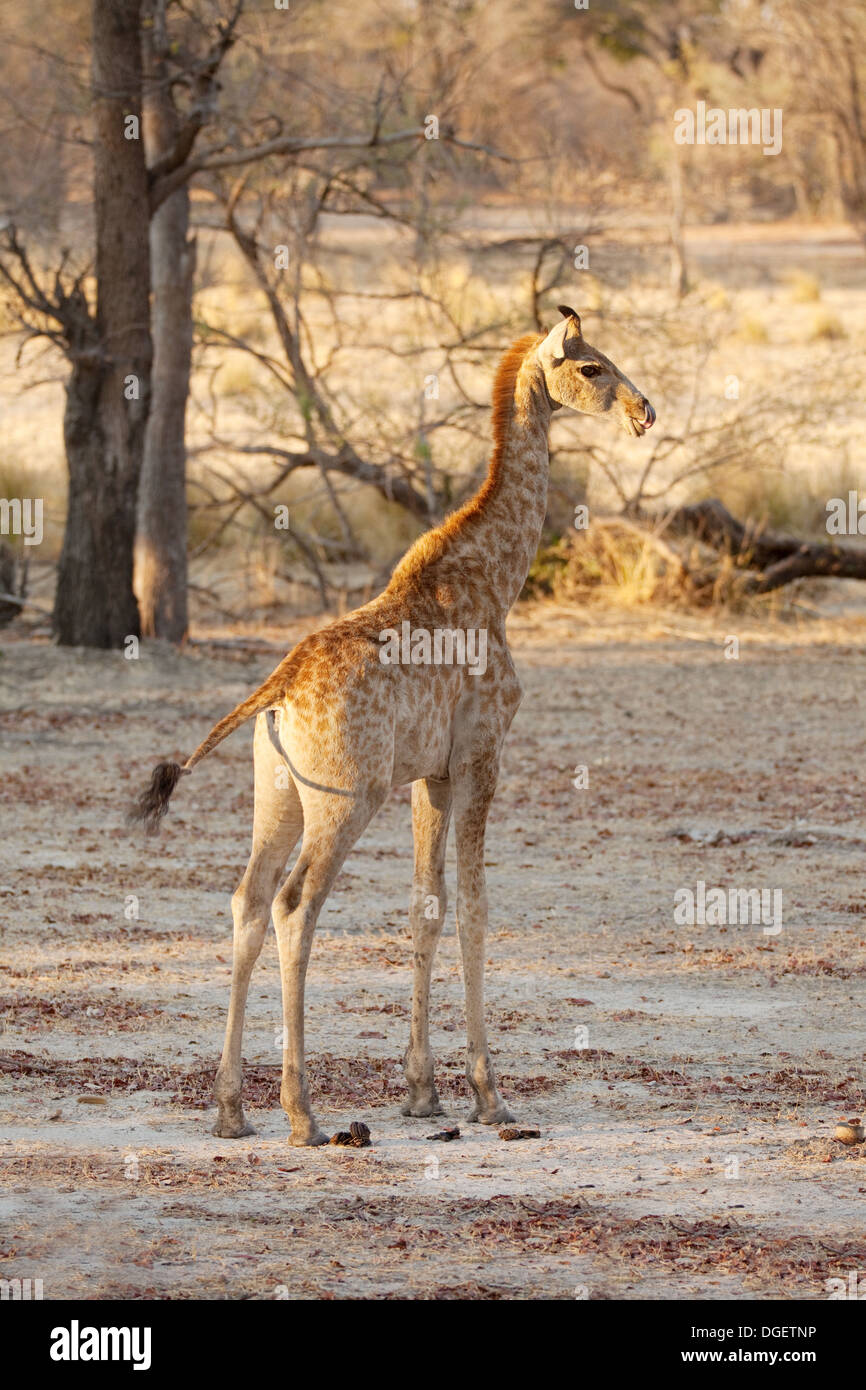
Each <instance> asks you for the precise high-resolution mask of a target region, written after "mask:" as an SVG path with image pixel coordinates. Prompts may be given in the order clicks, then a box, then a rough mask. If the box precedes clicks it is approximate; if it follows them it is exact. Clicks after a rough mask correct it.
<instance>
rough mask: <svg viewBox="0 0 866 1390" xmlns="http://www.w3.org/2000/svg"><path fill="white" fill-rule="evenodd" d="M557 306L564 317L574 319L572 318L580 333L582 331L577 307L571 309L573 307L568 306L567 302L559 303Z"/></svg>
mask: <svg viewBox="0 0 866 1390" xmlns="http://www.w3.org/2000/svg"><path fill="white" fill-rule="evenodd" d="M556 307H557V309H558V310H559V312H560V313H561V314H562V317H563V318H564V319H572V320H573V321H574V325H575V327H576V328H577V331H578V333H579V332H580V315H579V314H578V312H577V310H576V309H571V308H569V306H568V305H567V304H557V306H556Z"/></svg>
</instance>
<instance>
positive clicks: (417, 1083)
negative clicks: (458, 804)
mask: <svg viewBox="0 0 866 1390" xmlns="http://www.w3.org/2000/svg"><path fill="white" fill-rule="evenodd" d="M450 818H451V785H450V783H449V782H447V781H438V780H433V779H425V780H423V781H418V782H413V784H412V832H413V835H414V840H415V874H414V881H413V884H412V901H411V904H410V908H409V918H410V922H411V926H412V945H413V979H412V1022H411V1025H410V1031H409V1046H408V1048H407V1049H406V1053H405V1055H404V1057H403V1071H404V1074H405V1076H406V1083H407V1085H408V1088H409V1098H408V1100H407V1102H406V1104H405V1105H404V1106H403V1107H402V1113H403V1114H404V1115H423V1116H426V1115H441V1114H442V1113H443V1111H442V1105H441V1102H440V1100H439V1094H438V1092H437V1090H436V1083H435V1081H434V1079H433V1053H432V1051H431V1050H430V1032H429V1027H430V1023H429V1016H430V977H431V975H432V973H433V959H434V957H435V955H436V947H437V945H438V944H439V937H440V936H441V934H442V926H443V923H444V921H445V907H446V897H445V843H446V840H447V838H448V824H449V821H450Z"/></svg>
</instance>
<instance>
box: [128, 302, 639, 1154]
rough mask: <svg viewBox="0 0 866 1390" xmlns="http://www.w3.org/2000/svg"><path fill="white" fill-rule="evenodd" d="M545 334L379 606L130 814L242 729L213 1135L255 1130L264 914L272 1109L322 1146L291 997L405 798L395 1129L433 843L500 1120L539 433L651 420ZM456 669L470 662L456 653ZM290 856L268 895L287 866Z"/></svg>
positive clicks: (499, 394)
mask: <svg viewBox="0 0 866 1390" xmlns="http://www.w3.org/2000/svg"><path fill="white" fill-rule="evenodd" d="M560 313H561V314H562V315H563V318H562V320H561V321H560V322H559V323H557V325H556V327H555V328H554V329H552V331H551V332H550V333H548V334H547V336H546V337H543V336H542V335H540V334H530V335H529V336H527V337H524V338H520V339H519V340H518V341H517V342H515V343H514V344H513V345H512V346H511V347H510V348H509V350H508V351H507V352H506V354H505V356H504V357H503V358H502V361H501V362H500V364H499V369H498V371H497V374H496V381H495V384H494V387H493V441H494V448H493V454H492V458H491V461H490V467H489V470H488V473H487V477H486V480H485V482H484V483H483V485H482V487H481V488H480V490H479V491H478V493H477V494H476V495H475V496H474V497H473V498H472V499H471V500H470V501H469V502H467V503H466V504H465V505H464V506H462V507H461V508H460V509H459V510H458V511H456V512H454V513H453V514H452V515H451V516H449V517H448V518H447V520H446V521H444V522H443V523H442V525H441V526H437V527H436V528H435V529H434V530H432V531H429V532H427V534H426V535H424V536H421V537H420V539H419V540H417V541H416V542H415V544H414V545H413V546H412V547H411V549H410V550H409V551H408V553H407V554H406V555H405V556H404V557H403V559H402V560H401V561H400V563H399V565H398V566H397V568H396V569H395V571H394V574H393V576H392V578H391V582H390V583H389V585H388V587H387V588H386V589H385V591H384V593H382V594H380V595H379V597H378V598H375V599H373V601H372V602H371V603H368V604H365V606H364V607H363V608H359V609H357V610H356V611H355V612H354V613H350V614H349V615H348V616H347V617H343V618H339V619H338V620H337V621H336V622H333V623H331V624H330V626H328V627H325V628H323V629H322V630H321V631H320V632H316V633H314V634H313V635H312V636H310V637H305V638H304V640H303V641H302V642H299V643H298V645H297V646H296V647H295V648H294V650H293V651H291V652H290V653H289V655H288V656H287V657H286V658H285V659H284V660H283V661H282V662H281V663H280V665H279V666H278V667H277V668H276V670H275V671H274V672H273V674H272V675H271V676H269V677H268V679H267V680H266V681H265V683H264V684H263V685H262V686H260V688H259V689H258V690H257V691H255V693H254V694H253V695H251V696H250V697H249V699H247V700H245V701H244V702H243V703H242V704H240V705H238V707H237V708H236V709H235V710H233V711H232V713H231V714H229V715H227V716H226V718H225V719H222V720H220V722H219V723H218V724H217V725H215V727H214V728H213V729H212V730H211V732H210V733H209V734H208V736H207V738H206V739H205V740H204V742H203V743H202V744H200V745H199V747H198V748H197V749H196V750H195V752H194V753H193V754H192V756H191V757H190V758H187V760H186V762H185V763H183V765H180V764H178V763H174V762H163V763H159V764H158V765H157V767H156V768H155V769H154V772H153V777H152V779H151V783H150V786H149V787H148V788H147V790H146V791H145V792H144V793H143V795H142V796H141V799H140V801H139V802H138V804H137V807H136V810H135V813H134V814H135V815H137V817H138V818H139V819H140V820H142V821H143V822H144V823H145V824H146V825H147V826H148V827H150V828H155V827H156V826H157V825H158V823H159V821H160V819H161V817H162V816H163V815H164V814H165V812H166V810H167V807H168V802H169V797H170V796H171V794H172V792H173V790H174V788H175V785H176V784H177V781H178V779H179V778H180V777H181V776H182V775H184V774H186V773H189V772H191V771H192V769H193V768H194V767H195V765H196V763H197V762H199V761H200V759H201V758H203V757H205V755H206V754H208V753H210V751H211V750H212V749H213V748H215V747H216V745H217V744H218V743H220V742H221V741H222V740H223V739H224V738H226V737H227V735H228V734H230V733H231V732H232V730H234V729H236V728H237V727H238V726H239V725H240V724H242V723H243V722H244V721H245V720H247V719H250V718H251V717H252V716H253V715H257V716H258V718H257V720H256V726H255V739H254V759H255V812H254V817H253V844H252V852H251V854H250V860H249V863H248V865H247V868H246V872H245V873H244V876H243V878H242V879H241V882H240V885H239V887H238V889H237V891H236V892H235V894H234V897H233V898H232V912H233V916H234V960H233V968H232V984H231V999H230V1002H229V1012H228V1023H227V1027H226V1037H225V1046H224V1047H223V1053H222V1059H221V1061H220V1065H219V1069H218V1071H217V1075H216V1084H215V1097H216V1101H217V1105H218V1107H219V1118H218V1121H217V1124H216V1127H215V1129H214V1133H215V1134H218V1135H220V1136H221V1137H222V1138H225V1139H229V1138H237V1137H240V1136H241V1135H245V1134H252V1133H253V1132H254V1131H253V1130H252V1128H251V1127H250V1126H249V1125H248V1124H247V1122H246V1119H245V1117H244V1112H243V1106H242V1104H241V1038H242V1032H243V1022H244V1007H245V1004H246V998H247V990H248V987H249V982H250V975H251V973H252V969H253V966H254V964H255V962H256V960H257V958H258V955H259V952H260V951H261V948H262V942H263V940H264V935H265V931H266V929H267V925H268V921H269V918H270V917H271V915H273V921H274V927H275V929H276V935H277V946H278V949H279V957H280V975H281V980H282V994H283V1022H284V1030H283V1046H284V1051H283V1074H282V1086H281V1089H280V1102H281V1104H282V1106H283V1109H284V1110H285V1111H286V1113H287V1115H288V1117H289V1120H290V1122H291V1143H292V1144H298V1145H300V1144H324V1143H326V1142H327V1136H326V1135H325V1134H324V1133H323V1132H322V1130H321V1129H320V1128H319V1126H318V1124H317V1123H316V1121H315V1119H314V1117H313V1112H312V1109H311V1106H310V1092H309V1087H308V1084H307V1075H306V1068H305V1063H304V984H305V979H306V973H307V962H308V960H309V956H310V948H311V945H312V940H313V933H314V931H315V928H316V921H317V918H318V916H319V913H320V911H321V909H322V905H323V903H324V901H325V899H326V898H327V896H328V893H329V892H330V889H331V887H332V885H333V883H334V880H335V879H336V877H337V875H338V873H339V872H340V868H341V865H342V864H343V861H344V859H345V858H346V855H347V854H348V853H349V851H350V850H351V848H352V846H353V845H354V843H355V841H356V840H357V839H358V837H359V835H361V834H362V832H363V831H364V829H365V827H366V826H367V825H368V824H369V822H370V820H371V818H372V817H373V816H374V815H375V814H376V812H377V811H378V810H379V808H380V806H381V805H382V803H383V802H384V801H385V798H386V797H387V795H388V793H389V791H390V789H391V788H392V787H399V786H402V785H403V784H404V783H407V782H411V783H412V828H413V834H414V844H415V868H414V881H413V887H412V899H411V906H410V922H411V928H412V940H413V964H414V981H413V989H412V1021H411V1026H410V1035H409V1046H408V1049H407V1051H406V1054H405V1057H404V1059H403V1066H404V1071H405V1075H406V1081H407V1084H408V1092H409V1094H408V1101H407V1103H406V1105H405V1106H404V1107H403V1114H404V1115H436V1114H441V1113H442V1107H441V1105H440V1103H439V1096H438V1094H437V1091H436V1085H435V1082H434V1079H433V1054H432V1052H431V1050H430V1041H429V1036H428V1004H429V993H430V977H431V974H432V969H433V957H434V954H435V951H436V946H437V944H438V941H439V936H440V933H441V931H442V924H443V921H444V918H445V901H446V899H445V882H444V862H445V841H446V838H447V835H448V826H449V823H450V820H451V817H452V814H453V816H454V821H455V828H456V836H457V932H458V937H459V941H460V950H461V953H462V959H463V978H464V986H465V991H466V1032H467V1048H466V1077H467V1080H468V1082H469V1086H470V1088H471V1090H472V1092H473V1095H474V1101H475V1103H474V1107H473V1109H472V1113H471V1115H470V1116H469V1118H470V1119H471V1120H478V1121H480V1122H481V1123H482V1124H487V1125H490V1124H499V1123H500V1122H502V1121H507V1120H510V1119H512V1118H513V1117H512V1116H511V1114H510V1113H509V1111H508V1109H507V1107H506V1105H505V1104H504V1102H503V1100H502V1097H501V1096H500V1094H499V1091H498V1089H497V1085H496V1076H495V1074H494V1070H493V1064H492V1062H491V1059H490V1053H489V1051H488V1047H487V1032H486V1027H485V1017H484V937H485V932H486V929H487V889H486V885H485V874H484V834H485V827H486V823H487V815H488V812H489V810H490V803H491V801H492V799H493V794H494V790H495V787H496V780H497V775H498V771H499V759H500V753H501V750H502V743H503V740H504V738H505V735H506V733H507V731H508V727H509V725H510V724H511V721H512V719H513V718H514V714H515V711H516V709H517V707H518V705H519V704H520V699H521V693H522V692H521V686H520V681H519V680H518V677H517V673H516V671H515V669H514V663H513V662H512V659H511V655H510V653H509V650H508V644H507V642H506V640H505V619H506V616H507V614H508V611H509V609H510V608H511V606H512V604H513V603H514V601H515V599H516V598H517V596H518V594H519V593H520V590H521V588H522V587H523V583H524V581H525V579H526V576H527V574H528V572H529V566H530V564H531V562H532V559H533V556H534V555H535V552H536V549H537V547H538V543H539V540H540V537H541V529H542V526H543V523H544V516H545V510H546V506H547V484H548V448H547V437H548V430H549V427H550V418H551V414H552V412H553V411H554V410H559V409H560V407H561V406H567V407H569V408H570V409H572V410H576V411H579V412H581V413H582V414H584V415H610V416H612V417H613V418H615V419H617V420H619V422H620V424H621V425H622V426H623V428H624V429H625V430H626V432H627V433H628V434H630V435H632V436H633V437H634V438H636V439H638V438H640V436H641V435H642V434H643V433H644V432H645V431H646V430H648V429H649V428H650V426H651V425H652V424H653V421H654V420H655V411H654V410H653V408H652V406H651V405H650V403H649V401H648V400H647V399H646V397H645V396H643V395H641V393H640V391H638V389H637V388H636V387H635V386H633V385H632V383H631V382H630V381H629V380H628V378H627V377H626V376H624V375H623V373H622V372H621V371H620V370H619V368H618V367H616V366H615V365H614V363H613V362H611V361H610V359H609V358H608V357H605V356H604V354H603V353H602V352H599V351H598V349H597V348H594V347H591V346H590V344H589V343H587V342H586V341H585V340H584V338H583V335H582V333H581V327H580V319H579V318H578V316H577V314H576V313H575V312H574V310H573V309H569V308H567V307H563V306H560ZM470 652H471V653H472V654H473V655H472V658H471V659H469V653H470ZM302 836H303V839H302V843H301V849H300V853H299V855H298V858H297V860H296V862H295V866H294V868H293V869H292V871H291V873H290V874H289V876H288V878H287V879H286V880H285V882H284V883H283V884H282V887H280V881H281V879H282V877H283V874H284V871H285V867H286V863H287V861H288V858H289V855H290V854H291V852H292V850H293V848H294V846H295V845H296V843H297V841H298V840H299V839H301V837H302Z"/></svg>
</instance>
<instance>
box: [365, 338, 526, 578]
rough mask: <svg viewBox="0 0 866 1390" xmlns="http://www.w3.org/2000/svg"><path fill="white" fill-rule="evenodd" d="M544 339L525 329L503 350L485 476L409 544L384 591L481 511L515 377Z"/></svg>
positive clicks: (492, 484) (493, 483) (496, 468)
mask: <svg viewBox="0 0 866 1390" xmlns="http://www.w3.org/2000/svg"><path fill="white" fill-rule="evenodd" d="M543 341H544V337H543V334H541V333H524V335H523V337H522V338H518V339H516V341H515V342H513V343H512V344H511V346H510V347H509V348H508V349H507V350H506V351H505V352H504V353H503V355H502V357H501V358H500V361H499V366H498V367H497V369H496V376H495V377H494V380H493V392H492V408H491V430H492V434H493V452H492V454H491V456H490V463H489V465H488V469H487V476H486V478H485V479H484V482H483V483H482V485H481V487H480V489H479V490H478V492H476V493H475V495H474V496H473V497H470V498H469V500H468V501H467V502H464V503H463V506H462V507H458V509H457V511H456V512H452V513H451V515H450V516H447V517H446V518H445V520H444V521H443V522H442V524H441V525H440V526H437V527H436V528H435V529H434V530H432V531H427V532H425V534H424V535H423V536H419V538H418V540H417V541H416V542H415V544H414V545H412V546H410V548H409V550H407V552H406V554H405V555H404V556H403V558H402V560H401V561H400V562H399V564H398V565H397V566H396V568H395V569H394V572H393V574H392V576H391V582H390V584H389V585H388V589H387V590H386V592H388V591H390V592H394V590H395V589H396V588H397V587H398V586H400V585H401V584H402V583H404V582H405V580H406V579H407V578H408V576H409V575H410V574H412V572H413V571H414V570H416V569H417V568H418V567H419V566H421V565H429V564H430V563H431V562H432V561H433V560H435V559H438V558H439V557H440V556H441V555H442V554H443V553H444V551H445V549H446V546H447V542H448V541H449V540H450V539H451V538H452V537H453V536H455V535H456V534H457V532H459V531H461V530H462V529H463V527H464V526H465V525H466V524H467V522H469V523H471V521H472V518H473V517H475V516H477V515H478V514H479V513H480V512H481V510H482V509H483V507H484V504H485V503H486V502H487V501H488V500H489V499H490V497H491V495H492V494H493V492H494V491H495V490H496V487H497V486H498V483H499V477H500V474H501V471H502V455H503V453H504V450H505V443H506V440H507V438H508V426H509V425H510V423H511V417H512V414H513V412H514V388H515V386H516V384H517V377H518V374H519V372H520V368H521V367H522V366H523V363H524V361H525V359H526V356H527V354H528V353H529V352H530V351H531V350H532V349H533V348H534V347H537V346H538V344H539V343H541V342H543Z"/></svg>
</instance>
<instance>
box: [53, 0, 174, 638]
mask: <svg viewBox="0 0 866 1390" xmlns="http://www.w3.org/2000/svg"><path fill="white" fill-rule="evenodd" d="M140 3H141V0H93V11H92V16H93V108H94V147H93V157H94V215H95V222H96V283H97V305H96V319H95V324H93V325H92V331H88V332H87V333H86V335H84V340H82V341H80V342H78V343H73V344H71V348H70V356H71V358H72V364H73V365H72V374H71V376H70V379H69V381H68V383H67V387H66V410H65V415H64V422H63V432H64V440H65V444H66V456H67V462H68V465H69V506H68V511H67V517H66V530H65V533H64V537H63V549H62V552H61V556H60V567H59V571H58V577H57V594H56V598H55V603H54V630H55V633H56V636H57V639H58V641H59V642H61V643H62V644H64V645H66V646H88V647H114V646H120V645H121V644H122V643H123V641H124V639H125V638H126V637H128V636H132V635H137V634H138V632H139V617H138V606H137V604H136V601H135V595H134V594H133V590H132V559H133V544H134V539H135V508H136V495H137V491H138V480H139V474H140V471H141V460H142V454H143V450H144V435H145V426H146V423H147V411H148V405H149V399H150V365H151V341H150V324H149V309H150V305H149V291H150V256H149V251H148V224H149V221H150V216H149V207H148V186H147V170H146V168H145V161H144V145H143V141H142V140H141V139H140V138H138V139H135V138H133V139H127V138H126V134H127V132H128V129H129V123H128V119H127V118H129V117H136V118H138V119H139V120H140V117H141V82H142V78H141V52H140V38H139V11H140ZM138 133H139V135H140V131H139V132H138Z"/></svg>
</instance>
